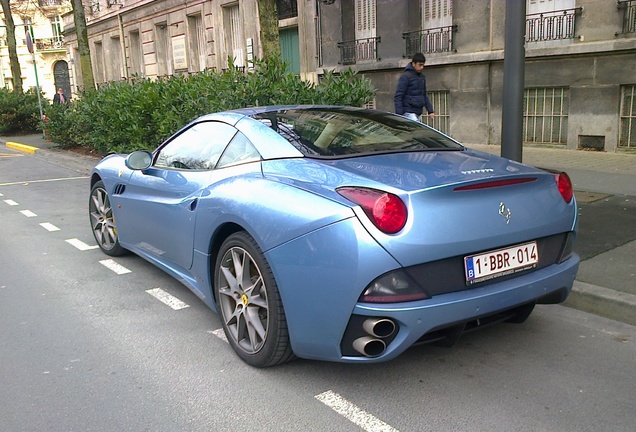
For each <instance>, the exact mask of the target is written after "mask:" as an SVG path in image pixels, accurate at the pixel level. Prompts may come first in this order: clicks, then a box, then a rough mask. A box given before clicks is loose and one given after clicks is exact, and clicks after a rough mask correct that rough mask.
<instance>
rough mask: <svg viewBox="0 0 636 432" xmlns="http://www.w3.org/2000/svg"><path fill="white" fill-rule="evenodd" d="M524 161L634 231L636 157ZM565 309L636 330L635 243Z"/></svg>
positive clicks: (38, 140) (620, 250)
mask: <svg viewBox="0 0 636 432" xmlns="http://www.w3.org/2000/svg"><path fill="white" fill-rule="evenodd" d="M0 144H6V146H7V147H12V148H15V149H18V150H21V151H29V148H31V149H32V150H33V152H34V153H35V155H36V156H38V157H40V156H41V157H46V158H47V159H56V160H58V161H61V163H64V164H65V165H66V164H68V163H73V164H75V166H76V167H77V170H78V171H83V172H86V173H88V172H89V171H90V169H91V168H92V166H93V165H95V163H97V161H98V159H97V158H92V157H90V156H84V155H79V154H77V155H75V154H71V153H70V152H66V151H63V150H59V149H55V144H54V143H51V142H49V141H46V140H44V139H43V137H42V135H41V134H36V135H24V136H18V137H0ZM21 145H22V146H24V145H26V146H27V147H26V148H24V147H22V146H21ZM466 146H467V147H469V148H472V149H475V150H480V151H484V152H488V153H492V154H497V155H499V154H500V151H501V149H500V147H499V146H491V145H483V144H466ZM29 152H30V151H29ZM43 153H44V154H43ZM522 157H523V163H525V164H528V165H533V166H538V167H541V168H551V169H556V170H562V171H566V172H567V173H568V174H569V176H570V178H571V179H572V182H573V184H574V189H575V195H576V199H577V202H579V204H587V203H594V202H600V201H601V200H607V201H609V200H610V199H615V200H618V201H619V202H625V203H626V205H625V206H623V207H620V211H622V212H623V214H621V215H620V216H621V217H620V218H618V217H617V218H614V217H612V215H610V216H609V217H607V219H608V220H603V221H601V223H603V224H609V225H610V226H611V225H612V224H614V225H617V224H618V222H617V220H623V221H625V220H627V223H628V224H630V223H631V226H636V207H635V206H634V204H636V154H625V153H604V152H591V151H581V150H565V149H555V148H543V147H525V148H524V149H523V155H522ZM625 212H627V214H625ZM616 216H619V215H616ZM614 229H615V230H621V229H622V227H621V226H615V228H614ZM615 232H616V231H615ZM619 235H620V231H619ZM575 250H576V247H575ZM565 305H566V306H570V307H573V308H577V309H581V310H585V311H588V312H591V313H594V314H597V315H602V316H605V317H608V318H611V319H615V320H618V321H623V322H626V323H629V324H632V325H636V239H631V238H626V239H625V242H624V243H621V244H620V245H618V246H617V247H613V248H611V249H610V250H608V251H606V252H603V253H601V254H598V255H596V256H593V257H591V258H589V259H584V260H583V261H581V266H580V269H579V273H578V275H577V280H576V281H575V282H574V288H573V290H572V293H571V294H570V296H569V297H568V299H567V301H566V302H565Z"/></svg>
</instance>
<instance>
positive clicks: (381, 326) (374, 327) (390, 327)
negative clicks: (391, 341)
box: [362, 318, 395, 338]
mask: <svg viewBox="0 0 636 432" xmlns="http://www.w3.org/2000/svg"><path fill="white" fill-rule="evenodd" d="M362 328H363V329H364V331H366V332H367V333H369V334H370V335H371V336H375V337H379V338H386V337H389V336H391V335H392V334H393V332H395V323H394V322H393V321H392V320H390V319H388V318H369V319H366V320H365V321H364V322H363V323H362Z"/></svg>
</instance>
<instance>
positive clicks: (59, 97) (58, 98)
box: [53, 87, 68, 105]
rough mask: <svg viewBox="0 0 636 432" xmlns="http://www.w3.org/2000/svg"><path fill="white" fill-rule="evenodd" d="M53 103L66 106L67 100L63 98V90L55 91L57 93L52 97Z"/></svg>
mask: <svg viewBox="0 0 636 432" xmlns="http://www.w3.org/2000/svg"><path fill="white" fill-rule="evenodd" d="M53 103H54V104H58V105H67V104H68V98H67V97H66V96H64V90H62V88H61V87H60V88H59V89H57V93H55V96H53Z"/></svg>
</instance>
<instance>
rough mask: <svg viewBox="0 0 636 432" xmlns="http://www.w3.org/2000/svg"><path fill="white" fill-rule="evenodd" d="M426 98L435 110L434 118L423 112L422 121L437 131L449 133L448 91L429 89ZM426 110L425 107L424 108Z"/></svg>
mask: <svg viewBox="0 0 636 432" xmlns="http://www.w3.org/2000/svg"><path fill="white" fill-rule="evenodd" d="M426 94H427V95H428V99H429V100H430V101H431V104H432V105H433V109H434V110H435V118H431V117H429V116H428V115H427V114H423V115H422V117H421V121H422V123H425V124H427V125H429V126H431V127H433V128H435V129H437V130H438V131H440V132H442V133H445V134H446V135H448V134H449V133H450V126H449V124H450V112H449V109H448V95H449V92H448V91H429V92H426ZM424 110H425V111H426V108H425V109H424Z"/></svg>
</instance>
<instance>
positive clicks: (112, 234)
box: [88, 181, 126, 256]
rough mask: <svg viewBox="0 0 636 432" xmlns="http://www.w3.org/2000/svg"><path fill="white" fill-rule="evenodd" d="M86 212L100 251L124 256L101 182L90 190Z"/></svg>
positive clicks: (108, 200) (124, 251) (108, 201)
mask: <svg viewBox="0 0 636 432" xmlns="http://www.w3.org/2000/svg"><path fill="white" fill-rule="evenodd" d="M88 211H89V214H90V220H91V229H92V231H93V235H94V236H95V240H96V241H97V244H98V245H99V247H100V249H101V250H102V251H103V252H104V253H105V254H107V255H110V256H119V255H123V254H125V253H126V249H124V248H123V247H121V246H120V244H119V238H118V237H117V226H116V225H115V218H114V217H113V209H112V208H111V205H110V199H109V198H108V193H107V192H106V188H105V187H104V183H103V182H102V181H98V182H96V183H95V184H94V185H93V188H92V189H91V197H90V200H89V203H88Z"/></svg>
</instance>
